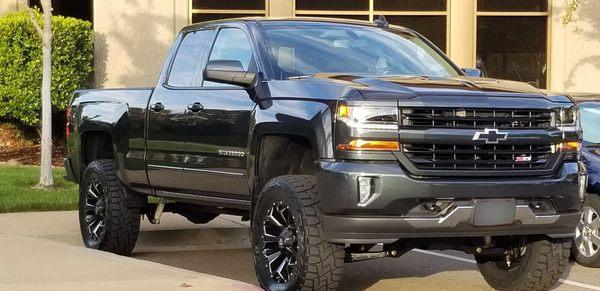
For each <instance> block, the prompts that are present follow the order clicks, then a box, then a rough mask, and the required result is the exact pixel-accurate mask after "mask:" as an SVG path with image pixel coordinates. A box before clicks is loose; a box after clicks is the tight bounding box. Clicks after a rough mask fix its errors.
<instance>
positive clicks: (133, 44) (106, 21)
mask: <svg viewBox="0 0 600 291" xmlns="http://www.w3.org/2000/svg"><path fill="white" fill-rule="evenodd" d="M188 5H189V3H188V1H187V0H96V1H94V31H95V36H94V45H95V50H94V51H95V52H94V58H95V67H96V74H95V83H96V84H95V86H96V87H97V88H109V87H140V86H154V84H155V82H156V77H157V76H158V74H159V72H160V70H161V68H162V64H163V61H164V59H165V57H166V54H167V52H168V50H169V47H170V46H171V43H172V41H173V39H174V38H175V36H176V35H177V33H178V32H179V30H180V29H181V28H182V27H183V26H185V25H187V23H188V11H189V10H188V9H189V8H188Z"/></svg>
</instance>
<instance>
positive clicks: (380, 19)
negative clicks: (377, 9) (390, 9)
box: [373, 15, 390, 28]
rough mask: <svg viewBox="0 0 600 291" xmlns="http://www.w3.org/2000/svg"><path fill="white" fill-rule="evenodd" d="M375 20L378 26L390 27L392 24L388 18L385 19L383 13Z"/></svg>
mask: <svg viewBox="0 0 600 291" xmlns="http://www.w3.org/2000/svg"><path fill="white" fill-rule="evenodd" d="M373 22H375V25H377V27H379V28H388V27H390V24H389V23H388V22H387V19H385V16H383V15H379V16H378V17H377V19H375V20H374V21H373Z"/></svg>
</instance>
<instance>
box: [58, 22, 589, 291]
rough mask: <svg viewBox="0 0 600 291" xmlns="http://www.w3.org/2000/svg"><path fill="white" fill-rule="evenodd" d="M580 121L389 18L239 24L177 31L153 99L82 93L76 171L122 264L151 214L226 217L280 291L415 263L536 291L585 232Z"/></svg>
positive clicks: (553, 99)
mask: <svg viewBox="0 0 600 291" xmlns="http://www.w3.org/2000/svg"><path fill="white" fill-rule="evenodd" d="M577 116H578V111H577V108H576V106H575V105H574V104H573V102H572V100H571V99H570V98H569V97H567V96H562V95H552V94H544V93H542V92H540V91H539V90H537V89H535V88H533V87H531V86H529V85H527V84H524V83H519V82H512V81H503V80H494V79H487V78H480V77H479V76H478V71H477V70H474V69H459V68H458V67H457V66H456V65H455V64H453V63H452V62H451V61H450V60H449V59H448V58H447V57H446V56H445V55H444V54H443V53H442V52H441V51H440V50H439V49H437V48H436V47H435V46H434V45H432V44H431V42H429V41H428V40H426V39H425V38H423V37H422V36H421V35H419V34H418V33H416V32H414V31H412V30H409V29H406V28H402V27H396V26H390V25H388V24H387V22H386V21H385V20H384V19H379V20H378V21H376V22H375V23H368V22H360V21H343V20H326V19H315V18H313V19H310V18H307V19H303V18H292V19H265V18H247V19H234V20H225V21H215V22H206V23H200V24H195V25H191V26H188V27H186V28H184V29H183V30H182V31H181V33H180V34H179V35H178V37H177V39H176V40H175V44H174V45H173V48H172V49H171V50H170V52H169V54H168V58H167V61H166V63H165V65H164V68H163V70H162V72H161V74H160V76H159V78H158V82H157V85H156V87H154V88H148V89H117V90H86V91H78V92H76V93H75V96H74V100H73V103H72V105H71V106H70V109H69V111H68V125H67V132H68V135H69V138H68V148H69V155H68V158H67V159H66V160H65V167H66V169H67V172H68V176H69V177H70V178H71V179H72V180H73V181H76V182H78V183H79V185H80V204H79V205H80V210H79V211H80V223H81V233H82V235H83V240H84V242H85V245H86V246H88V247H90V248H95V249H100V250H105V251H110V252H114V253H117V254H124V255H127V254H129V253H130V252H131V251H132V250H133V248H134V245H135V243H136V239H137V236H138V232H139V224H140V218H141V215H146V216H147V217H148V218H149V220H150V221H152V222H158V221H159V219H160V214H161V213H162V212H163V211H170V212H175V213H179V214H181V215H183V216H185V217H187V218H188V219H189V220H191V221H193V222H195V223H206V222H208V221H210V220H211V219H213V218H215V217H216V216H217V215H219V214H221V213H229V214H236V215H239V216H242V219H249V220H251V241H252V253H253V257H254V264H255V269H256V274H257V277H258V280H259V282H260V284H261V286H262V287H263V288H265V289H269V290H284V289H285V290H291V289H300V288H302V289H319V290H323V289H327V290H330V289H335V288H336V287H337V285H338V283H339V281H340V278H341V276H342V266H343V263H344V262H351V261H357V260H363V259H370V258H377V257H384V256H391V257H397V256H400V255H402V254H403V253H405V252H407V251H409V250H411V249H413V248H422V249H458V250H462V251H465V252H467V253H470V254H474V255H475V258H476V260H477V262H478V266H479V269H480V270H481V273H482V274H483V276H484V277H485V279H486V280H487V282H489V284H490V285H491V286H492V287H494V288H497V289H506V290H517V289H518V290H521V289H536V290H539V289H548V288H551V287H552V286H553V285H554V284H555V283H556V282H557V281H558V279H559V277H560V276H561V275H562V273H563V271H564V270H565V267H566V265H567V263H568V259H569V253H570V248H571V243H570V242H571V240H572V238H573V236H574V232H575V228H576V225H577V223H578V222H579V218H580V208H581V206H582V200H583V194H584V192H585V191H584V190H585V189H582V187H580V185H582V184H585V183H581V181H584V180H585V178H586V177H585V173H584V167H582V166H581V164H580V158H579V146H580V136H581V132H580V129H579V127H578V122H577ZM149 196H157V197H159V199H158V200H159V202H158V203H149V202H148V197H149Z"/></svg>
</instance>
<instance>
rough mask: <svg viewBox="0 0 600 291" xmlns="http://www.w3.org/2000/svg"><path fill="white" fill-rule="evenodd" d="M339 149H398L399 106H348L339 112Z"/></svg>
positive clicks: (337, 135)
mask: <svg viewBox="0 0 600 291" xmlns="http://www.w3.org/2000/svg"><path fill="white" fill-rule="evenodd" d="M336 122H337V123H338V124H337V127H336V128H337V133H336V141H337V142H338V144H337V145H336V148H337V149H338V150H341V151H398V150H400V145H399V142H398V107H397V106H395V105H394V106H372V105H371V106H369V105H348V104H346V103H344V102H340V103H339V104H338V107H337V111H336Z"/></svg>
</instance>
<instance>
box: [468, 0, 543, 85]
mask: <svg viewBox="0 0 600 291" xmlns="http://www.w3.org/2000/svg"><path fill="white" fill-rule="evenodd" d="M477 8H478V12H477V48H476V54H477V66H478V67H479V68H480V69H481V70H482V71H483V72H484V73H485V75H486V76H488V77H492V78H500V79H509V80H515V81H522V82H527V83H529V84H531V85H533V86H535V87H537V88H546V85H547V75H548V74H547V60H548V55H547V52H548V11H547V10H548V2H547V0H539V1H538V0H528V1H517V0H514V1H513V0H510V1H509V0H478V2H477Z"/></svg>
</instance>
